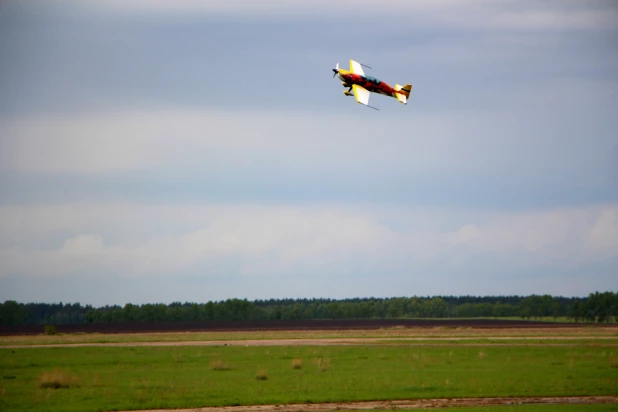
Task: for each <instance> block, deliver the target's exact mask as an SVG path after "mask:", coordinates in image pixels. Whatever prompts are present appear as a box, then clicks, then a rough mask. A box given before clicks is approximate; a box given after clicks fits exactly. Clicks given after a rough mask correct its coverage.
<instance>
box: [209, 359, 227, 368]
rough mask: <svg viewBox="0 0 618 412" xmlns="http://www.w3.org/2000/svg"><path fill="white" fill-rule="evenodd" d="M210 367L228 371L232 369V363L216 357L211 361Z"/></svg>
mask: <svg viewBox="0 0 618 412" xmlns="http://www.w3.org/2000/svg"><path fill="white" fill-rule="evenodd" d="M210 369H212V370H213V371H227V370H229V369H230V365H228V364H227V363H225V362H224V361H222V360H221V359H219V358H215V359H213V360H212V361H211V362H210Z"/></svg>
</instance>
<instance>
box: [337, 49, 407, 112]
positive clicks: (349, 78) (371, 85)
mask: <svg viewBox="0 0 618 412" xmlns="http://www.w3.org/2000/svg"><path fill="white" fill-rule="evenodd" d="M362 66H365V65H364V64H360V63H358V62H355V61H354V60H350V71H347V70H344V69H340V68H339V63H337V67H336V68H334V69H333V71H334V72H335V74H333V77H335V76H339V78H340V79H341V81H342V83H343V87H347V88H348V90H344V91H343V93H344V94H345V95H346V96H354V97H356V101H357V102H358V103H361V104H364V105H365V106H368V107H371V108H372V109H376V110H378V109H377V108H376V107H373V106H369V95H370V94H371V92H373V93H379V94H383V95H385V96H390V97H395V98H397V100H399V101H400V102H401V103H403V104H406V103H407V102H408V97H410V91H411V90H412V85H411V84H406V85H405V86H403V87H402V86H400V85H398V84H396V85H395V87H394V88H392V87H391V86H389V85H388V84H386V83H385V82H383V81H381V80H378V79H376V78H375V77H373V76H368V75H366V74H365V73H364V72H363V67H362ZM365 67H367V68H368V69H371V67H369V66H365ZM352 91H354V93H352Z"/></svg>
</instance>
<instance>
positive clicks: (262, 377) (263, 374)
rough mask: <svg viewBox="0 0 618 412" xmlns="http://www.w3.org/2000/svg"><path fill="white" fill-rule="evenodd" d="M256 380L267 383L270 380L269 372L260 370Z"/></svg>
mask: <svg viewBox="0 0 618 412" xmlns="http://www.w3.org/2000/svg"><path fill="white" fill-rule="evenodd" d="M255 379H257V380H258V381H265V380H266V379H268V371H267V370H266V369H260V370H259V371H257V373H256V374H255Z"/></svg>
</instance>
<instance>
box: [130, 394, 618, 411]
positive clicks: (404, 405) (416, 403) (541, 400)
mask: <svg viewBox="0 0 618 412" xmlns="http://www.w3.org/2000/svg"><path fill="white" fill-rule="evenodd" d="M608 403H612V404H613V403H618V396H550V397H517V398H451V399H409V400H393V401H365V402H336V403H297V404H290V405H247V406H222V407H207V408H191V409H150V410H146V411H132V412H171V411H173V412H272V411H277V412H301V411H320V412H321V411H334V410H366V409H417V408H452V407H457V406H499V405H523V404H528V405H531V404H536V405H550V404H553V405H575V404H608ZM123 412H129V411H123Z"/></svg>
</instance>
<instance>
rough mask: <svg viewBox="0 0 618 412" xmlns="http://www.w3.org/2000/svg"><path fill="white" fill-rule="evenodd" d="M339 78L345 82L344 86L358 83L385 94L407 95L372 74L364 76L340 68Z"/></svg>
mask: <svg viewBox="0 0 618 412" xmlns="http://www.w3.org/2000/svg"><path fill="white" fill-rule="evenodd" d="M338 75H339V79H341V81H342V82H343V86H344V87H352V85H354V84H356V85H359V86H361V87H362V88H364V89H367V90H369V91H370V92H372V93H378V94H383V95H385V96H390V97H397V94H402V95H405V94H404V92H402V91H398V90H395V89H393V88H392V87H391V86H389V85H388V84H387V83H386V82H383V81H381V80H378V79H376V78H375V77H372V76H367V75H365V76H363V75H360V74H356V73H350V72H346V71H345V70H339V73H338Z"/></svg>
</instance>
